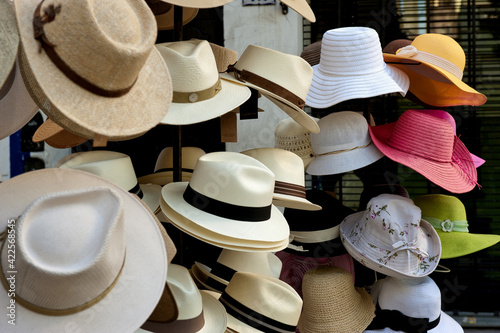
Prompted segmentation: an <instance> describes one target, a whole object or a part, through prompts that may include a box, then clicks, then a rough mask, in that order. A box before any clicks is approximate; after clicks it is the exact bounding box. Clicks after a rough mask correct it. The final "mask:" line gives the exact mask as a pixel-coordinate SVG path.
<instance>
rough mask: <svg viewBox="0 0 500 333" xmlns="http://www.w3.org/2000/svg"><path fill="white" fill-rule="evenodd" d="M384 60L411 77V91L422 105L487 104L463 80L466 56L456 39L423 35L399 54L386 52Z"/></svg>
mask: <svg viewBox="0 0 500 333" xmlns="http://www.w3.org/2000/svg"><path fill="white" fill-rule="evenodd" d="M384 60H385V61H386V62H387V63H391V64H392V65H393V66H395V67H397V68H399V69H401V70H402V71H404V72H405V73H406V74H407V75H408V76H409V77H410V88H409V90H410V91H411V92H412V93H413V94H414V95H415V96H416V97H417V98H418V99H420V100H421V101H422V102H424V103H426V104H429V105H435V106H439V107H441V106H455V105H472V106H479V105H483V104H484V103H486V96H485V95H483V94H481V93H479V92H477V91H476V90H475V89H473V88H471V87H470V86H468V85H467V84H466V83H465V82H463V81H462V78H463V70H464V68H465V60H466V57H465V53H464V50H463V49H462V47H461V46H460V44H458V43H457V42H456V41H455V40H454V39H453V38H451V37H449V36H446V35H442V34H434V33H428V34H422V35H419V36H417V37H416V38H415V39H414V40H413V41H412V42H411V45H408V46H404V47H403V48H401V49H400V50H399V51H398V52H397V53H396V54H389V53H384Z"/></svg>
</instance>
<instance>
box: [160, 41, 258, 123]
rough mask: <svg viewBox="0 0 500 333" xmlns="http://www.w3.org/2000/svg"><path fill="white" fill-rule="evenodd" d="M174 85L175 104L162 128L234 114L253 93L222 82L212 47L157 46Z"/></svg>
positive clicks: (197, 43) (201, 43) (197, 44)
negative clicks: (229, 113)
mask: <svg viewBox="0 0 500 333" xmlns="http://www.w3.org/2000/svg"><path fill="white" fill-rule="evenodd" d="M156 48H157V49H158V51H159V52H160V53H161V55H162V57H163V59H164V61H165V63H166V64H167V66H168V69H169V71H170V75H171V76H172V81H173V85H174V87H173V90H174V93H173V101H172V105H171V107H170V110H169V112H168V113H167V114H166V115H165V117H164V118H163V120H162V121H161V123H162V124H170V125H187V124H195V123H200V122H203V121H207V120H210V119H213V118H216V117H219V116H221V115H223V114H225V113H227V112H229V111H232V110H234V109H235V108H237V107H238V106H240V105H241V104H243V103H244V102H245V101H246V100H247V99H248V98H250V89H248V88H247V87H245V86H243V85H241V84H235V83H233V82H228V81H222V80H221V79H220V76H219V72H218V71H217V63H216V61H215V56H214V53H213V52H212V49H211V47H210V44H209V43H208V42H207V41H206V40H189V41H181V42H172V43H162V44H157V45H156Z"/></svg>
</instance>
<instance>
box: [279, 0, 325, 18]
mask: <svg viewBox="0 0 500 333" xmlns="http://www.w3.org/2000/svg"><path fill="white" fill-rule="evenodd" d="M281 2H282V3H284V4H285V5H287V6H288V7H290V8H292V9H293V10H295V11H296V12H297V13H299V14H300V16H302V17H303V18H305V19H306V20H308V21H309V22H311V23H314V22H316V16H315V15H314V13H313V11H312V9H311V6H309V3H308V2H307V1H306V0H282V1H281Z"/></svg>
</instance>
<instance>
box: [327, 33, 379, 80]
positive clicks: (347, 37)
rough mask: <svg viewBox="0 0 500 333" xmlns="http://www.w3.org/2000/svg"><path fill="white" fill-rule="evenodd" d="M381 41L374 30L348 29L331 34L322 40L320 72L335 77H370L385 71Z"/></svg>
mask: <svg viewBox="0 0 500 333" xmlns="http://www.w3.org/2000/svg"><path fill="white" fill-rule="evenodd" d="M385 66H386V65H385V62H384V59H383V56H382V46H381V44H380V38H379V36H378V34H377V32H376V31H375V30H374V29H371V28H366V27H345V28H337V29H331V30H328V31H327V32H325V33H324V34H323V38H322V40H321V56H320V61H319V65H318V69H319V71H320V72H322V73H324V74H333V75H360V74H362V75H367V74H371V73H376V72H380V71H383V70H384V69H385Z"/></svg>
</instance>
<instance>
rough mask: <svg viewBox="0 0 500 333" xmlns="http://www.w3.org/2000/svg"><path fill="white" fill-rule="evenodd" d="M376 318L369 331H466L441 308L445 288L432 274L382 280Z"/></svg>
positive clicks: (412, 332) (392, 332)
mask: <svg viewBox="0 0 500 333" xmlns="http://www.w3.org/2000/svg"><path fill="white" fill-rule="evenodd" d="M379 287H380V293H379V295H378V298H377V310H376V311H375V319H374V320H373V322H372V323H371V324H370V326H368V329H367V330H366V331H365V332H373V333H375V332H385V333H396V332H401V331H403V332H409V333H418V332H428V333H463V332H464V330H463V328H462V326H460V324H459V323H457V322H456V321H455V320H454V319H453V318H451V317H450V316H449V315H448V314H446V313H445V312H443V311H442V310H441V291H440V290H439V287H438V286H437V285H436V282H434V280H432V279H431V278H430V277H429V276H424V277H421V278H415V279H398V278H394V277H390V276H388V277H386V278H384V279H382V280H380V286H379Z"/></svg>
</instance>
